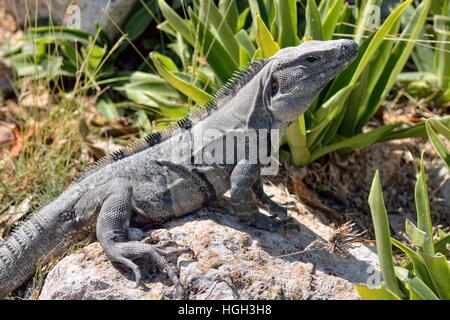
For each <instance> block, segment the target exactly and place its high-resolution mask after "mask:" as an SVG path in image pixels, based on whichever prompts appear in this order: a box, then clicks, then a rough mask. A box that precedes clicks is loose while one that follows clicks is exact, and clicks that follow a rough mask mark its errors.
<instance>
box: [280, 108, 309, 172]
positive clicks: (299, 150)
mask: <svg viewBox="0 0 450 320" xmlns="http://www.w3.org/2000/svg"><path fill="white" fill-rule="evenodd" d="M286 139H287V144H288V146H289V150H290V151H291V158H292V163H293V164H294V165H296V166H303V165H306V164H308V163H309V162H310V160H311V159H310V157H311V155H310V153H309V150H308V142H307V136H306V127H305V118H304V116H303V115H302V116H300V117H298V118H297V121H294V122H293V123H292V124H291V125H290V126H289V128H288V131H287V132H286Z"/></svg>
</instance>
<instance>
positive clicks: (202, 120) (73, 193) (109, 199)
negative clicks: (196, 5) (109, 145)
mask: <svg viewBox="0 0 450 320" xmlns="http://www.w3.org/2000/svg"><path fill="white" fill-rule="evenodd" d="M357 52H358V46H357V45H356V44H355V43H354V42H353V41H350V40H336V41H324V42H320V41H310V42H306V43H304V44H301V45H299V46H297V47H291V48H285V49H282V50H280V51H279V52H278V53H277V54H275V55H274V56H273V57H271V58H269V59H265V60H261V61H258V62H255V63H254V64H253V65H252V66H251V67H250V68H248V69H246V70H245V71H241V72H240V73H239V74H238V75H237V76H236V77H235V78H234V79H233V81H232V82H230V84H228V85H226V86H225V87H224V89H222V91H221V92H220V93H219V94H217V95H216V98H215V99H214V101H213V102H211V103H209V104H208V105H206V106H205V107H203V108H201V109H200V111H195V112H193V113H192V114H191V115H190V116H189V117H188V118H186V119H183V120H180V121H179V122H178V125H177V126H173V127H170V128H169V129H166V130H164V131H162V132H160V133H154V134H151V135H149V136H148V137H146V138H145V139H142V140H140V141H138V142H137V143H135V144H133V145H132V146H130V147H128V148H124V149H122V150H120V151H118V152H115V153H113V154H112V155H110V156H108V157H106V158H105V159H103V160H102V161H100V162H98V163H97V164H96V165H95V166H94V167H93V168H91V170H88V172H87V174H85V175H84V176H83V177H82V178H81V179H80V180H78V181H77V182H75V183H73V184H72V185H71V186H69V187H68V189H67V190H66V191H64V192H63V193H62V194H61V195H60V196H59V197H57V198H56V199H55V200H53V201H52V202H50V203H49V204H47V205H45V206H44V207H42V208H41V209H39V210H38V211H37V212H35V213H33V214H31V215H30V217H29V218H28V219H27V220H26V221H24V222H23V223H21V224H20V225H19V226H18V227H17V228H16V229H15V230H14V231H13V232H12V233H11V234H10V235H9V237H8V238H6V239H5V240H3V241H1V244H0V297H4V296H6V295H7V294H9V293H11V292H12V291H13V290H15V289H16V288H17V287H18V286H20V285H21V284H22V283H24V282H25V281H26V280H27V279H28V278H30V276H31V275H32V274H33V272H34V271H35V269H36V266H37V264H38V263H40V262H42V260H43V259H44V258H45V257H48V255H49V253H52V254H54V255H56V254H60V253H62V252H63V251H64V250H65V249H66V248H67V247H68V246H70V245H72V244H73V243H74V242H75V241H76V240H78V239H81V238H83V237H86V236H87V235H89V234H92V233H93V232H96V236H97V239H98V241H99V242H100V244H101V246H102V247H103V249H104V251H105V253H106V255H107V256H108V258H109V259H110V260H111V261H114V262H119V263H122V264H124V265H126V266H127V267H129V268H131V270H132V271H133V272H134V275H135V278H136V281H137V283H139V281H140V279H141V273H140V270H139V268H138V267H137V265H136V264H135V263H134V262H133V260H134V259H136V258H139V257H149V258H150V259H151V260H152V261H153V262H154V263H156V265H157V266H158V267H159V268H161V269H164V270H165V271H166V272H167V273H168V275H169V277H170V278H171V280H172V281H173V282H174V284H175V285H176V286H177V289H181V285H180V282H179V280H178V278H177V275H176V272H175V270H174V269H173V268H172V267H171V266H170V265H169V264H168V263H167V262H166V260H165V256H167V255H168V254H171V253H175V252H181V251H183V250H185V249H181V250H180V249H178V250H177V249H175V250H172V251H164V250H163V247H164V246H163V245H160V246H156V245H151V244H148V243H146V242H143V241H130V240H129V238H128V230H129V222H130V215H131V214H132V213H134V214H137V215H138V216H141V217H143V218H145V219H146V220H148V221H149V223H152V222H153V223H154V222H161V221H167V220H171V219H176V218H177V217H179V216H182V215H185V214H188V213H190V212H193V211H195V210H197V209H199V208H201V207H202V206H204V205H205V204H206V203H207V202H208V201H210V200H212V199H214V198H216V197H218V196H221V195H223V194H224V193H225V192H226V191H228V190H230V194H231V200H232V201H231V202H232V208H233V209H234V211H235V212H236V213H237V214H238V215H239V216H240V217H242V218H243V219H244V220H250V221H253V220H256V221H265V220H264V217H267V216H264V215H261V214H259V212H258V205H257V199H258V200H260V201H263V202H266V203H267V202H268V201H269V202H270V198H269V197H268V196H267V195H265V194H264V191H263V190H262V184H261V180H260V170H261V163H260V162H258V161H256V162H255V161H251V159H250V158H249V152H248V151H247V149H245V150H246V151H245V152H243V153H240V154H236V155H235V156H234V158H233V160H232V163H229V162H223V163H221V162H220V161H218V162H214V161H213V162H212V163H211V162H208V164H207V163H205V161H203V162H200V163H198V161H194V158H195V157H196V156H197V155H198V154H200V153H202V152H204V151H205V150H206V149H211V145H213V144H216V146H217V142H219V146H220V144H222V143H223V142H222V140H221V138H223V136H224V135H225V134H226V133H227V132H230V131H231V132H234V131H236V132H237V131H239V130H253V129H254V130H280V132H281V133H282V132H284V130H286V128H287V127H288V125H289V123H290V122H292V121H293V120H295V119H296V118H297V117H298V116H299V115H301V114H302V113H303V112H305V110H306V109H307V108H308V107H309V105H310V104H311V102H312V100H313V99H314V97H315V96H316V95H317V94H318V93H319V92H320V91H321V90H322V89H323V88H324V87H325V86H326V85H327V84H328V82H329V81H330V80H332V79H333V78H334V77H335V76H336V75H338V74H339V73H340V72H341V71H343V70H344V69H345V68H346V67H347V66H348V65H349V64H350V63H351V62H352V61H353V59H354V58H355V56H356V55H357ZM210 131H213V132H214V134H208V138H205V132H210ZM186 132H188V133H189V135H186V134H185V133H186ZM186 136H189V137H194V136H203V140H202V139H200V141H202V142H201V143H200V144H196V142H194V147H192V148H191V152H190V153H188V154H186V153H183V152H182V151H183V150H181V149H184V148H185V143H181V142H182V141H184V140H183V139H184V138H183V137H186ZM194 140H195V139H194ZM195 141H196V140H195ZM233 141H234V140H233ZM246 141H248V140H246ZM235 144H236V143H235ZM247 144H248V142H247ZM223 145H224V144H223ZM225 147H226V146H225ZM234 147H238V146H236V145H234V146H232V148H234ZM246 147H255V145H253V146H251V145H250V146H246ZM256 147H257V148H260V147H261V146H260V145H258V144H257V145H256ZM174 155H177V156H174ZM209 155H210V156H212V157H213V158H214V157H216V156H217V154H216V155H212V154H211V152H210V153H209ZM214 159H217V157H216V158H214ZM272 205H274V203H272ZM269 220H270V221H271V219H270V218H269V219H268V220H267V221H269ZM267 221H266V222H267Z"/></svg>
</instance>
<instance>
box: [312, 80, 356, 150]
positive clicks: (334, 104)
mask: <svg viewBox="0 0 450 320" xmlns="http://www.w3.org/2000/svg"><path fill="white" fill-rule="evenodd" d="M354 87H355V86H352V85H348V86H346V87H344V88H342V89H341V90H340V91H338V92H337V93H336V94H335V95H334V96H332V97H331V98H330V99H328V100H327V101H325V102H324V103H323V104H322V105H321V106H320V107H319V108H318V109H317V110H316V112H315V113H314V114H313V117H314V121H313V123H312V124H311V125H310V128H311V129H309V130H308V146H309V148H310V149H314V148H315V146H316V144H317V142H320V139H319V137H320V135H321V134H323V133H324V132H325V129H326V128H327V126H328V125H329V124H330V123H331V122H332V121H333V120H334V119H335V118H336V116H337V115H338V114H339V113H340V112H342V110H343V108H344V104H345V100H346V99H347V97H348V96H349V94H350V93H351V92H352V91H353V89H354Z"/></svg>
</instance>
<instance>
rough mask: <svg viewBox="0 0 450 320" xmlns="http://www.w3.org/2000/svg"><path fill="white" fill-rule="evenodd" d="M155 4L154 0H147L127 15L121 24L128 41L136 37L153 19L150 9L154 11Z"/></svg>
mask: <svg viewBox="0 0 450 320" xmlns="http://www.w3.org/2000/svg"><path fill="white" fill-rule="evenodd" d="M155 5H156V0H147V1H146V2H144V3H143V4H142V5H141V7H140V8H139V10H137V11H136V12H134V13H133V14H132V15H131V16H130V17H128V19H127V20H126V22H125V25H124V26H123V32H124V33H126V34H127V35H128V39H129V40H130V41H134V40H135V39H137V38H138V37H139V36H140V35H141V34H142V33H143V32H144V31H145V29H147V27H148V26H149V25H150V23H151V22H152V21H153V18H154V15H153V14H152V11H154V9H155Z"/></svg>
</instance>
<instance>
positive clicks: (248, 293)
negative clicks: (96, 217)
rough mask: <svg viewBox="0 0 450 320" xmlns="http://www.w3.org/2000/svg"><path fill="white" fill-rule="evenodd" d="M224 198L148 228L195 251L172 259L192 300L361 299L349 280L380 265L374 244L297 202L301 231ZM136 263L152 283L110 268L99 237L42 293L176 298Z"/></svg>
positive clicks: (155, 273) (57, 271) (58, 269)
mask: <svg viewBox="0 0 450 320" xmlns="http://www.w3.org/2000/svg"><path fill="white" fill-rule="evenodd" d="M267 189H268V191H269V192H270V193H272V194H276V199H278V200H283V198H286V196H285V195H284V196H283V192H282V191H281V190H280V188H278V187H276V186H268V187H267ZM220 202H221V203H220V204H219V205H217V206H216V208H208V209H203V210H200V211H199V212H197V213H195V214H193V215H190V216H187V217H185V218H183V219H179V220H177V221H173V222H170V223H167V224H165V225H163V226H161V228H160V229H155V230H151V231H150V232H149V233H148V235H149V236H150V237H151V238H152V239H154V241H155V243H157V242H160V241H164V240H173V241H175V242H176V244H177V245H178V246H181V247H190V248H191V249H192V250H193V254H184V255H182V256H180V257H178V259H175V260H174V261H173V263H175V264H176V265H177V266H178V268H179V270H180V279H181V281H182V283H183V284H184V285H185V286H186V288H187V293H188V298H189V299H199V300H202V299H357V296H356V294H355V292H354V290H353V286H352V283H356V282H364V283H365V282H366V281H367V279H368V277H370V275H371V272H370V271H371V269H370V266H375V265H376V263H377V257H376V254H375V253H374V252H373V251H374V248H373V247H369V246H367V245H365V244H361V243H353V244H352V245H350V246H348V243H346V240H347V239H350V242H352V241H351V238H352V235H351V234H350V233H351V232H350V230H342V231H341V232H340V231H339V230H334V229H333V228H331V227H328V226H326V225H324V224H323V223H322V222H320V220H319V219H318V218H317V217H315V216H314V215H313V214H312V213H311V212H310V211H309V210H308V208H307V207H306V206H304V205H302V204H301V203H300V202H297V207H299V209H301V211H302V214H299V213H298V212H299V210H293V211H290V215H291V217H292V218H293V219H294V220H295V221H296V222H297V223H298V230H297V229H296V228H292V229H291V228H287V229H286V228H277V229H274V230H272V231H264V230H259V229H255V228H252V227H248V226H244V225H243V224H242V223H240V221H239V219H238V218H236V217H233V216H231V215H229V214H227V213H226V208H227V207H228V205H227V203H228V202H227V200H226V199H222V200H221V201H220ZM339 233H341V234H339ZM340 237H342V238H340ZM346 237H347V238H346ZM340 245H341V246H342V248H340V247H339V246H340ZM340 249H342V252H341V253H339V252H338V250H340ZM139 265H140V266H141V269H142V270H143V273H144V274H145V275H146V276H145V279H144V282H145V284H146V287H147V288H144V287H140V288H135V284H134V279H133V275H132V273H130V272H129V271H128V270H126V269H124V268H122V267H120V266H118V267H117V266H113V264H111V263H110V262H109V261H108V259H107V258H106V257H105V255H104V254H103V251H102V249H101V247H100V245H99V244H98V243H97V242H95V243H92V244H90V245H89V246H87V247H85V248H83V249H81V250H79V251H78V252H76V253H74V254H72V255H70V256H68V257H66V258H64V259H63V260H61V261H60V262H59V263H58V264H57V265H56V266H55V267H54V268H53V269H52V271H51V272H50V273H49V274H48V276H47V279H46V281H45V283H44V286H43V288H42V292H41V295H40V297H39V298H40V299H164V298H171V297H173V294H174V287H173V286H171V283H170V280H169V279H168V277H167V276H166V275H165V274H164V273H162V272H160V271H159V270H155V268H154V267H153V265H152V264H151V263H150V262H149V261H146V260H145V259H142V260H141V261H140V263H139Z"/></svg>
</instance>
